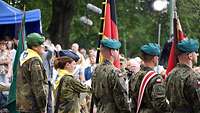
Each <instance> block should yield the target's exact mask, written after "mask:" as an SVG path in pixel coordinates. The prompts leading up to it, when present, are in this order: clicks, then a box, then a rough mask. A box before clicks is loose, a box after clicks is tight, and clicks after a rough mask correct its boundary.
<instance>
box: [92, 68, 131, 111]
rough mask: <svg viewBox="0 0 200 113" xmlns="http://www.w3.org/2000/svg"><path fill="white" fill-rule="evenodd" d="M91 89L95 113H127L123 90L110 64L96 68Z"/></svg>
mask: <svg viewBox="0 0 200 113" xmlns="http://www.w3.org/2000/svg"><path fill="white" fill-rule="evenodd" d="M92 89H93V96H94V98H95V104H96V106H97V113H122V111H123V110H124V112H126V111H128V107H129V106H128V104H127V101H126V100H125V99H127V98H126V97H125V95H124V93H125V89H124V87H123V86H122V85H121V83H120V80H119V77H118V73H117V72H116V70H115V69H114V67H113V66H112V65H111V64H102V65H98V66H97V67H96V69H95V72H94V75H93V78H92ZM120 105H121V106H120ZM122 109H123V110H122Z"/></svg>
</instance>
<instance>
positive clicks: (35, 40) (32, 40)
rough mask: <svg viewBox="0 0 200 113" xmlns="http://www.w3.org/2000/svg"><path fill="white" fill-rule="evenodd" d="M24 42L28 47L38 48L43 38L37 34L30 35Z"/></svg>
mask: <svg viewBox="0 0 200 113" xmlns="http://www.w3.org/2000/svg"><path fill="white" fill-rule="evenodd" d="M26 41H27V45H28V46H29V47H32V46H39V45H41V44H43V43H44V41H45V38H44V37H43V36H42V35H40V34H38V33H31V34H29V35H28V36H27V38H26Z"/></svg>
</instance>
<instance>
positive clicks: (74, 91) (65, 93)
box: [55, 75, 90, 113]
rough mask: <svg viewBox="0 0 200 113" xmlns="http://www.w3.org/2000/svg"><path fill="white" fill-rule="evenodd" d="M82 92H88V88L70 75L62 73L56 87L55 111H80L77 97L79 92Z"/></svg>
mask: <svg viewBox="0 0 200 113" xmlns="http://www.w3.org/2000/svg"><path fill="white" fill-rule="evenodd" d="M61 81H62V83H61ZM59 89H60V90H59ZM58 91H59V92H58ZM84 92H90V89H89V88H87V87H86V86H84V85H82V84H81V82H79V81H78V80H76V79H75V78H74V77H73V76H72V75H64V76H63V77H62V78H61V80H60V84H59V86H58V88H57V99H56V103H57V104H58V106H56V108H55V109H58V112H55V113H80V105H79V102H80V100H79V97H80V93H84ZM58 93H59V96H58Z"/></svg>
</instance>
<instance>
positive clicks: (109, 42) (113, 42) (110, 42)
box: [101, 38, 121, 49]
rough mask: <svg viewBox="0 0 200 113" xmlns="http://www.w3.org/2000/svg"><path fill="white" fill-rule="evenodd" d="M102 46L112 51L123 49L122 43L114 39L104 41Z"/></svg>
mask: <svg viewBox="0 0 200 113" xmlns="http://www.w3.org/2000/svg"><path fill="white" fill-rule="evenodd" d="M101 44H102V45H103V46H104V47H107V48H110V49H119V48H120V47H121V42H120V41H118V40H113V39H107V38H105V39H102V40H101Z"/></svg>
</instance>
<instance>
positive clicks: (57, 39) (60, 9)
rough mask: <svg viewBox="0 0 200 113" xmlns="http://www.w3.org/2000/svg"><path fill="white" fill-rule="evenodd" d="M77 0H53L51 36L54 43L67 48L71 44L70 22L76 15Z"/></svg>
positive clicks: (49, 31) (49, 29) (49, 30)
mask: <svg viewBox="0 0 200 113" xmlns="http://www.w3.org/2000/svg"><path fill="white" fill-rule="evenodd" d="M74 2H75V0H53V1H52V20H51V24H50V26H49V28H48V33H49V38H50V39H51V41H52V42H53V43H54V44H60V45H61V46H62V48H67V47H68V44H69V33H70V32H69V31H70V23H71V21H72V18H73V16H74V6H75V3H74Z"/></svg>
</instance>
